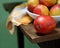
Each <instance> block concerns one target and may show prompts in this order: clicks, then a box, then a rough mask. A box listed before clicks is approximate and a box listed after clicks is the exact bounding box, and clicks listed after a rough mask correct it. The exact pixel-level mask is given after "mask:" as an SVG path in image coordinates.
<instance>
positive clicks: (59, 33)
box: [19, 22, 60, 43]
mask: <svg viewBox="0 0 60 48" xmlns="http://www.w3.org/2000/svg"><path fill="white" fill-rule="evenodd" d="M19 27H20V29H21V30H22V32H23V33H24V34H25V35H26V37H27V38H28V39H29V40H30V41H31V42H32V43H40V42H45V41H50V40H55V39H60V22H59V23H58V24H57V27H56V29H55V30H54V32H53V33H51V34H47V35H39V34H37V33H36V30H35V29H34V26H33V24H29V25H27V26H24V25H21V26H19Z"/></svg>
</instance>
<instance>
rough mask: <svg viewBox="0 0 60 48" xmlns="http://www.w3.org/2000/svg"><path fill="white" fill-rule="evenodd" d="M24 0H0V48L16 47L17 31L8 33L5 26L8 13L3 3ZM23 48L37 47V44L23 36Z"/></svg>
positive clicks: (22, 0)
mask: <svg viewBox="0 0 60 48" xmlns="http://www.w3.org/2000/svg"><path fill="white" fill-rule="evenodd" d="M24 1H26V0H0V48H18V40H17V33H16V32H15V33H14V35H10V33H9V31H8V30H7V28H6V20H7V17H8V16H9V13H8V12H7V11H5V9H4V7H3V4H4V3H13V2H24ZM24 48H39V46H38V45H37V44H32V43H31V42H30V41H29V40H28V39H27V38H26V37H25V36H24Z"/></svg>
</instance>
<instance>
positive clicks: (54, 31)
mask: <svg viewBox="0 0 60 48" xmlns="http://www.w3.org/2000/svg"><path fill="white" fill-rule="evenodd" d="M56 33H57V30H53V31H52V32H50V33H47V34H41V33H38V32H36V34H37V35H38V36H45V35H51V34H56Z"/></svg>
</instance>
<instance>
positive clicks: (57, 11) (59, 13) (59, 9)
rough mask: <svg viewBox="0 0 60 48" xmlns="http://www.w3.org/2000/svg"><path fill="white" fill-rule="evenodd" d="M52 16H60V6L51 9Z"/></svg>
mask: <svg viewBox="0 0 60 48" xmlns="http://www.w3.org/2000/svg"><path fill="white" fill-rule="evenodd" d="M50 16H60V4H56V5H54V6H53V7H52V8H51V9H50Z"/></svg>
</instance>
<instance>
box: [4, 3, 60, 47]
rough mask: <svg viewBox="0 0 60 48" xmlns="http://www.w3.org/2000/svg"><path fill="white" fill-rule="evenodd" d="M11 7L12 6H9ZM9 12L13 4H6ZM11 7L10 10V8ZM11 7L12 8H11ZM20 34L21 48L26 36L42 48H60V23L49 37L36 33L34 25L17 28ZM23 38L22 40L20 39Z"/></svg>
mask: <svg viewBox="0 0 60 48" xmlns="http://www.w3.org/2000/svg"><path fill="white" fill-rule="evenodd" d="M16 4H18V3H15V4H14V3H13V4H12V5H14V6H16ZM9 5H10V6H9ZM4 6H5V9H6V10H7V11H9V12H10V11H11V10H12V8H13V7H14V6H12V7H11V4H7V6H6V4H4ZM8 7H9V8H8ZM10 7H11V8H10ZM17 33H18V43H19V44H20V45H21V46H20V45H19V48H24V47H23V44H22V42H24V41H23V40H24V35H25V36H26V37H27V38H28V39H29V40H30V41H31V42H32V43H36V44H38V45H39V46H40V47H41V48H58V47H59V48H60V22H59V23H58V24H57V27H56V29H55V30H54V32H53V33H51V34H47V35H43V36H42V35H40V34H37V33H36V30H35V29H34V26H33V24H32V23H31V24H29V25H27V26H24V25H20V26H19V27H17ZM19 38H21V39H19Z"/></svg>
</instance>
